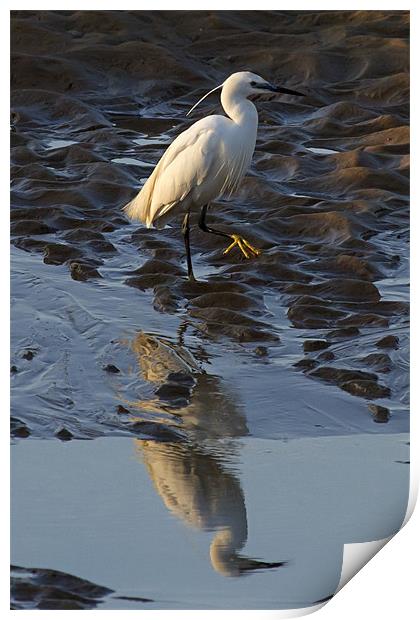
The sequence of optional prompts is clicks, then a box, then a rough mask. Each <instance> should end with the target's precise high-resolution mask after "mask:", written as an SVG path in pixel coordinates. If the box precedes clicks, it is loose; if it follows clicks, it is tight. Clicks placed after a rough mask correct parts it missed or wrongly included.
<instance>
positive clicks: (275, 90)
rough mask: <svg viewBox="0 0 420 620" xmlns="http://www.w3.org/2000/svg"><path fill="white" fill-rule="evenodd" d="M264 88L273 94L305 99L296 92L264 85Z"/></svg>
mask: <svg viewBox="0 0 420 620" xmlns="http://www.w3.org/2000/svg"><path fill="white" fill-rule="evenodd" d="M264 88H266V89H267V90H270V91H272V92H273V93H282V94H283V95H294V96H295V97H306V95H305V94H304V93H299V92H298V91H297V90H291V89H290V88H282V87H281V86H274V85H273V84H268V83H267V85H264Z"/></svg>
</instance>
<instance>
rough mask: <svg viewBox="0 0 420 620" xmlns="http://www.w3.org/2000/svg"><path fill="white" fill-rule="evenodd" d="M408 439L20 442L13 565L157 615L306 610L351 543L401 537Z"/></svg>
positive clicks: (15, 452) (327, 591) (330, 585)
mask: <svg viewBox="0 0 420 620" xmlns="http://www.w3.org/2000/svg"><path fill="white" fill-rule="evenodd" d="M407 437H408V436H407V435H406V434H402V435H389V436H384V435H377V436H375V437H366V436H362V437H361V436H348V437H334V438H331V437H328V438H326V437H324V438H317V439H313V438H311V439H294V440H291V441H273V440H269V439H255V438H252V437H247V438H242V439H240V440H237V439H235V440H224V441H220V442H219V443H217V444H214V443H212V442H211V441H207V442H203V443H201V444H200V446H190V445H185V444H184V443H171V442H165V443H162V442H156V441H145V440H138V439H135V440H130V439H126V438H112V439H111V438H101V439H97V440H95V441H94V442H81V441H72V442H69V443H66V444H60V443H58V442H45V441H27V442H20V443H19V444H18V445H16V446H14V447H13V448H12V456H13V472H14V474H13V481H12V482H13V484H12V487H13V489H14V497H13V500H12V507H13V508H12V511H13V512H12V514H13V523H14V526H13V554H12V556H13V561H14V562H15V563H16V564H24V565H29V566H36V567H51V566H54V567H55V569H57V570H61V571H65V572H67V573H70V574H76V575H79V576H81V577H82V578H83V579H87V580H90V581H93V582H94V583H98V584H101V585H102V586H105V587H107V588H110V589H111V590H113V591H114V592H115V595H116V596H127V597H139V596H140V597H145V598H147V599H151V601H150V602H148V603H143V604H142V605H141V606H140V607H142V608H147V609H162V608H163V609H187V608H192V609H197V608H198V609H199V608H207V609H215V608H219V609H220V608H222V609H223V608H226V609H227V608H237V606H238V602H240V604H241V606H242V607H244V608H249V609H261V608H266V609H279V608H289V607H292V608H293V607H306V606H309V605H312V604H314V603H315V602H316V601H318V600H320V599H324V598H325V597H328V596H330V595H331V594H332V593H333V592H334V591H335V589H336V587H337V585H338V581H339V577H340V571H341V562H342V554H343V543H349V542H365V541H370V540H374V539H376V538H385V537H388V536H390V535H392V534H394V533H395V532H397V531H398V529H399V527H400V525H401V523H402V521H403V519H404V514H405V506H406V503H407V498H408V477H407V472H408V467H407V465H405V464H404V461H405V460H406V459H407V452H408V447H407V445H406V442H407ZM338 461H339V462H340V467H339V468H337V467H332V466H331V465H332V463H337V462H338ZM40 480H42V483H40ZM180 558H182V561H181V562H180ZM258 562H260V565H259V564H258ZM264 562H265V563H267V562H274V563H279V562H284V565H283V566H279V567H277V568H274V567H273V568H267V567H266V566H265V565H264ZM99 607H103V608H120V609H124V608H128V609H130V608H131V609H132V608H133V607H134V608H138V607H139V603H138V602H137V603H135V602H133V601H131V602H130V601H125V602H123V601H122V600H121V599H116V598H114V597H112V596H110V597H106V598H105V599H104V600H103V601H102V602H101V603H100V604H99Z"/></svg>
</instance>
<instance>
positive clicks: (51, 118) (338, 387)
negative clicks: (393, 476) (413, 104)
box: [11, 11, 409, 606]
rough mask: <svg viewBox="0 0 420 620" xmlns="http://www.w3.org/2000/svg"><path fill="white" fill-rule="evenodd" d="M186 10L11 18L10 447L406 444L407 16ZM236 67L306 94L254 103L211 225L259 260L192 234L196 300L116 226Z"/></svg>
mask: <svg viewBox="0 0 420 620" xmlns="http://www.w3.org/2000/svg"><path fill="white" fill-rule="evenodd" d="M179 13H180V12H176V13H174V12H165V11H161V12H153V11H150V12H129V11H123V12H118V11H103V12H91V11H54V12H48V11H15V12H13V14H12V104H11V105H12V115H11V129H12V133H11V146H12V151H11V164H12V211H11V219H12V226H11V233H12V270H13V273H12V318H13V321H12V360H11V380H12V436H13V437H14V441H16V442H18V443H19V442H26V441H28V440H37V439H39V440H41V439H51V440H53V441H55V442H57V443H58V442H59V441H60V442H61V444H60V445H62V448H63V450H64V449H65V446H66V444H67V443H68V442H69V441H76V440H78V439H94V438H98V437H110V436H115V435H118V436H128V437H133V438H135V441H136V440H140V441H143V440H145V441H149V442H156V444H157V445H160V444H162V445H163V444H167V443H168V442H169V443H170V445H172V444H176V445H178V444H179V445H180V446H188V447H189V448H188V449H190V450H192V453H189V454H190V463H193V462H194V455H195V454H196V452H197V451H198V453H200V449H201V448H202V446H203V442H204V443H206V442H209V441H210V442H212V446H211V451H212V452H214V451H215V452H216V453H217V454H219V453H220V452H222V453H223V442H224V441H226V440H227V439H228V440H229V441H232V442H234V443H235V442H237V441H240V440H241V438H243V437H245V436H248V437H249V438H250V439H253V440H260V439H264V440H272V441H278V440H282V439H295V438H300V437H307V438H314V439H316V438H319V439H320V438H323V437H328V436H336V437H338V436H346V435H359V434H360V435H361V434H370V435H372V437H373V436H374V435H376V434H378V433H380V434H383V433H387V434H393V433H405V432H407V430H408V425H409V420H408V321H409V314H408V313H409V307H408V301H409V296H408V284H409V271H408V240H409V214H408V201H409V110H408V88H409V74H408V69H409V68H408V62H409V53H408V44H409V43H408V35H409V14H408V12H404V11H401V12H399V11H391V12H389V11H388V12H387V11H383V12H378V11H367V12H366V11H365V12H364V11H350V12H349V11H337V12H330V11H327V12H303V13H302V12H293V11H287V12H281V11H278V12H273V13H270V12H265V11H256V12H244V11H236V12H229V11H226V12H211V11H196V12H186V13H185V12H181V13H182V15H180V14H179ZM174 20H175V21H174ZM174 23H176V27H174ZM244 50H245V52H246V53H245V60H244ZM244 63H245V64H244ZM243 69H250V70H253V71H255V72H257V73H259V74H261V75H262V76H263V77H265V78H266V79H269V80H271V81H273V82H276V83H279V84H281V85H283V86H286V87H289V88H294V89H297V90H300V91H302V90H303V91H304V92H306V93H307V97H305V98H299V101H297V100H296V99H293V98H288V97H283V98H282V99H281V100H279V101H275V102H273V101H267V102H258V103H257V106H258V110H259V118H260V124H259V131H258V141H257V148H256V152H255V155H254V159H253V165H252V168H251V170H250V171H249V173H248V175H247V177H246V178H245V179H244V181H243V183H242V185H241V187H240V189H239V190H238V192H237V193H236V194H235V195H234V196H232V198H231V199H230V200H228V199H221V200H220V201H218V202H217V204H214V205H213V206H212V208H211V210H210V212H209V220H210V221H211V222H212V223H214V225H216V227H217V225H218V226H219V227H220V228H222V229H224V230H226V231H234V232H240V233H242V234H243V235H244V236H246V237H247V238H249V239H250V241H251V242H252V243H253V244H255V245H256V246H258V247H260V248H261V249H262V250H263V253H262V254H261V256H260V257H258V259H255V260H250V261H246V260H245V259H243V258H242V257H241V256H239V254H235V253H234V252H231V253H230V254H229V255H227V256H223V254H222V253H223V249H224V247H225V246H224V242H223V240H222V239H221V238H217V237H215V236H213V235H206V234H204V233H202V232H201V231H199V230H198V228H197V227H194V228H193V230H192V235H191V241H192V248H193V260H194V265H195V270H196V275H197V276H198V278H199V279H200V281H199V282H197V283H190V282H188V280H187V277H186V262H185V256H184V246H183V240H182V235H181V233H180V222H177V221H175V222H173V223H172V225H171V226H168V227H166V228H164V229H162V230H154V229H150V230H148V229H146V228H144V227H143V226H140V225H135V224H132V223H130V222H129V221H128V220H127V219H126V218H125V217H124V215H123V213H122V211H121V208H122V207H123V205H124V204H126V202H127V201H128V200H130V199H131V198H132V197H133V196H134V195H135V194H136V192H137V191H138V189H139V187H140V186H141V185H142V183H143V182H144V180H145V179H146V178H147V177H148V175H149V174H150V172H151V170H152V169H153V166H154V165H155V164H156V162H157V161H158V159H159V157H160V156H161V155H162V153H163V151H164V150H165V148H166V147H167V145H168V144H169V143H170V142H171V141H172V140H173V138H174V137H175V136H176V135H178V133H179V132H180V131H182V130H183V129H185V128H186V127H187V126H189V125H190V124H191V122H192V120H190V119H189V118H188V119H187V118H186V117H185V114H186V112H187V111H188V109H189V108H190V107H191V106H192V105H193V104H194V103H195V102H196V101H197V100H198V98H199V97H201V96H202V94H204V92H206V91H207V90H209V89H210V88H211V87H213V86H214V85H216V84H218V83H220V82H221V81H222V80H223V79H224V78H225V77H226V76H227V75H229V74H230V73H232V72H234V71H237V70H243ZM220 110H221V108H220V104H219V102H218V99H217V97H216V96H214V97H213V98H212V99H210V100H208V103H206V104H204V103H203V105H202V106H200V108H198V110H197V111H195V112H194V118H193V120H197V119H198V118H201V117H202V116H204V115H206V114H209V113H214V112H216V113H219V112H220ZM216 223H217V224H216ZM220 442H221V444H222V445H219V444H220ZM41 443H42V442H41ZM191 446H192V447H191ZM185 449H187V448H185ZM180 450H181V452H180V454H181V453H182V454H184V452H183V450H184V448H182V449H181V448H180ZM171 458H173V457H171ZM180 458H181V457H180ZM181 461H182V459H181ZM184 461H185V458H184ZM168 462H171V459H169V460H168ZM238 467H240V465H238ZM163 507H164V505H163V504H162V508H163ZM21 564H22V565H23V566H26V567H27V564H25V563H24V562H23V563H22V562H21ZM34 568H36V566H34ZM45 568H48V569H54V568H57V567H56V566H45ZM63 570H64V569H63ZM86 577H87V576H86ZM160 594H162V593H160ZM238 604H239V605H240V602H238ZM169 606H170V605H169Z"/></svg>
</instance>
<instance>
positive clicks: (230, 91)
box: [124, 71, 303, 280]
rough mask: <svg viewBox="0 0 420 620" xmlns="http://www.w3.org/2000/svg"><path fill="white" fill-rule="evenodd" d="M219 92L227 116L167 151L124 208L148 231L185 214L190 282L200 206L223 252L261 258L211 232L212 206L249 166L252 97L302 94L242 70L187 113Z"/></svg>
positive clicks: (232, 238) (254, 121) (236, 239)
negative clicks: (193, 222)
mask: <svg viewBox="0 0 420 620" xmlns="http://www.w3.org/2000/svg"><path fill="white" fill-rule="evenodd" d="M218 88H221V89H222V93H221V102H222V106H223V109H224V111H225V112H226V114H227V116H222V115H212V116H207V117H205V118H203V119H201V120H199V121H197V122H196V123H194V124H193V125H192V126H191V127H189V128H188V129H186V130H185V131H183V132H182V133H181V134H180V135H179V136H178V137H177V138H176V139H175V140H174V141H173V142H172V144H171V145H170V146H169V147H168V149H167V150H166V152H165V153H164V155H163V156H162V158H161V159H160V161H159V163H158V164H157V166H156V168H155V169H154V171H153V172H152V174H151V176H150V177H149V178H148V179H147V181H146V183H145V184H144V185H143V187H142V189H141V190H140V192H139V193H138V194H137V196H136V197H135V198H134V199H133V200H132V201H131V202H129V203H128V204H127V205H126V206H125V207H124V211H125V213H126V214H127V216H128V217H129V218H131V219H134V220H140V221H141V222H143V223H145V224H146V225H147V227H150V226H151V225H152V224H154V223H156V222H157V221H158V220H160V221H161V222H162V220H164V221H167V219H168V218H170V217H171V216H172V215H177V214H179V213H185V216H184V220H183V225H182V232H183V235H184V242H185V249H186V254H187V266H188V277H189V278H190V279H191V280H193V279H194V274H193V268H192V261H191V252H190V240H189V237H190V226H189V219H190V212H191V210H195V209H199V208H200V207H201V214H200V218H199V222H198V226H199V228H200V229H201V230H203V231H204V232H208V233H212V234H215V235H221V236H222V237H227V238H228V239H229V242H230V243H229V246H228V247H227V248H226V250H225V251H224V254H227V253H228V252H230V250H231V249H232V248H234V247H235V246H238V248H239V249H240V251H241V252H242V254H243V255H244V256H245V257H246V258H251V257H255V256H258V255H259V254H260V250H258V249H257V248H254V247H253V246H252V245H251V244H250V243H249V242H248V241H247V240H246V239H244V237H242V236H240V235H237V234H234V233H226V232H222V231H220V230H217V229H215V228H210V226H208V225H207V223H206V213H207V208H208V205H209V203H210V202H212V201H213V200H216V199H217V198H219V197H220V196H222V194H224V193H225V192H228V193H232V192H233V191H234V190H235V189H236V188H237V187H238V185H239V183H240V181H241V179H242V177H243V176H244V174H245V172H246V171H247V169H248V167H249V165H250V163H251V159H252V155H253V153H254V149H255V142H256V138H257V127H258V114H257V110H256V108H255V105H254V104H253V103H252V102H251V101H250V100H249V99H248V97H249V96H250V95H258V94H263V93H267V91H270V92H274V93H283V94H286V95H299V96H303V95H302V93H299V92H297V91H294V90H289V89H288V88H281V87H276V86H273V85H272V84H270V83H269V82H267V81H266V80H264V79H263V78H261V77H260V76H259V75H256V74H255V73H250V72H249V71H240V72H238V73H233V74H232V75H231V76H230V77H228V78H227V79H226V80H225V81H224V82H223V84H220V85H219V86H216V88H213V89H212V90H211V91H209V92H208V93H207V94H206V95H204V97H202V98H201V99H200V100H199V101H198V102H197V103H196V104H195V105H194V107H193V108H191V110H190V111H189V112H188V114H190V112H192V110H194V108H195V107H196V106H197V105H198V104H199V103H201V101H203V99H205V98H206V97H207V96H208V95H210V94H211V93H213V92H214V91H215V90H217V89H218Z"/></svg>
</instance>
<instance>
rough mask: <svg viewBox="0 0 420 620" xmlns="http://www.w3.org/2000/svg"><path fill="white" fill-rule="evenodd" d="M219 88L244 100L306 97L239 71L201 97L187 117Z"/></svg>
mask: <svg viewBox="0 0 420 620" xmlns="http://www.w3.org/2000/svg"><path fill="white" fill-rule="evenodd" d="M219 88H222V89H223V92H224V93H226V92H229V94H230V96H233V97H241V98H244V99H246V98H247V97H250V96H251V95H264V94H265V95H267V94H269V93H278V94H283V95H295V96H298V97H304V96H305V95H304V94H303V93H299V92H298V91H296V90H290V89H289V88H283V87H281V86H275V85H274V84H271V83H270V82H267V80H264V79H263V78H262V77H260V76H259V75H257V74H256V73H251V71H238V72H237V73H232V75H230V76H229V77H228V78H227V79H226V80H225V81H224V82H223V83H222V84H219V86H216V87H215V88H212V90H210V91H209V92H208V93H206V94H205V95H204V97H201V99H200V100H199V101H197V103H196V104H195V105H194V106H193V107H192V108H191V110H190V111H189V112H187V116H188V115H189V114H191V112H192V111H193V110H194V109H195V108H196V107H197V106H198V104H200V103H201V102H202V101H203V99H205V98H206V97H208V96H209V95H211V93H214V91H215V90H218V89H219Z"/></svg>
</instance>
